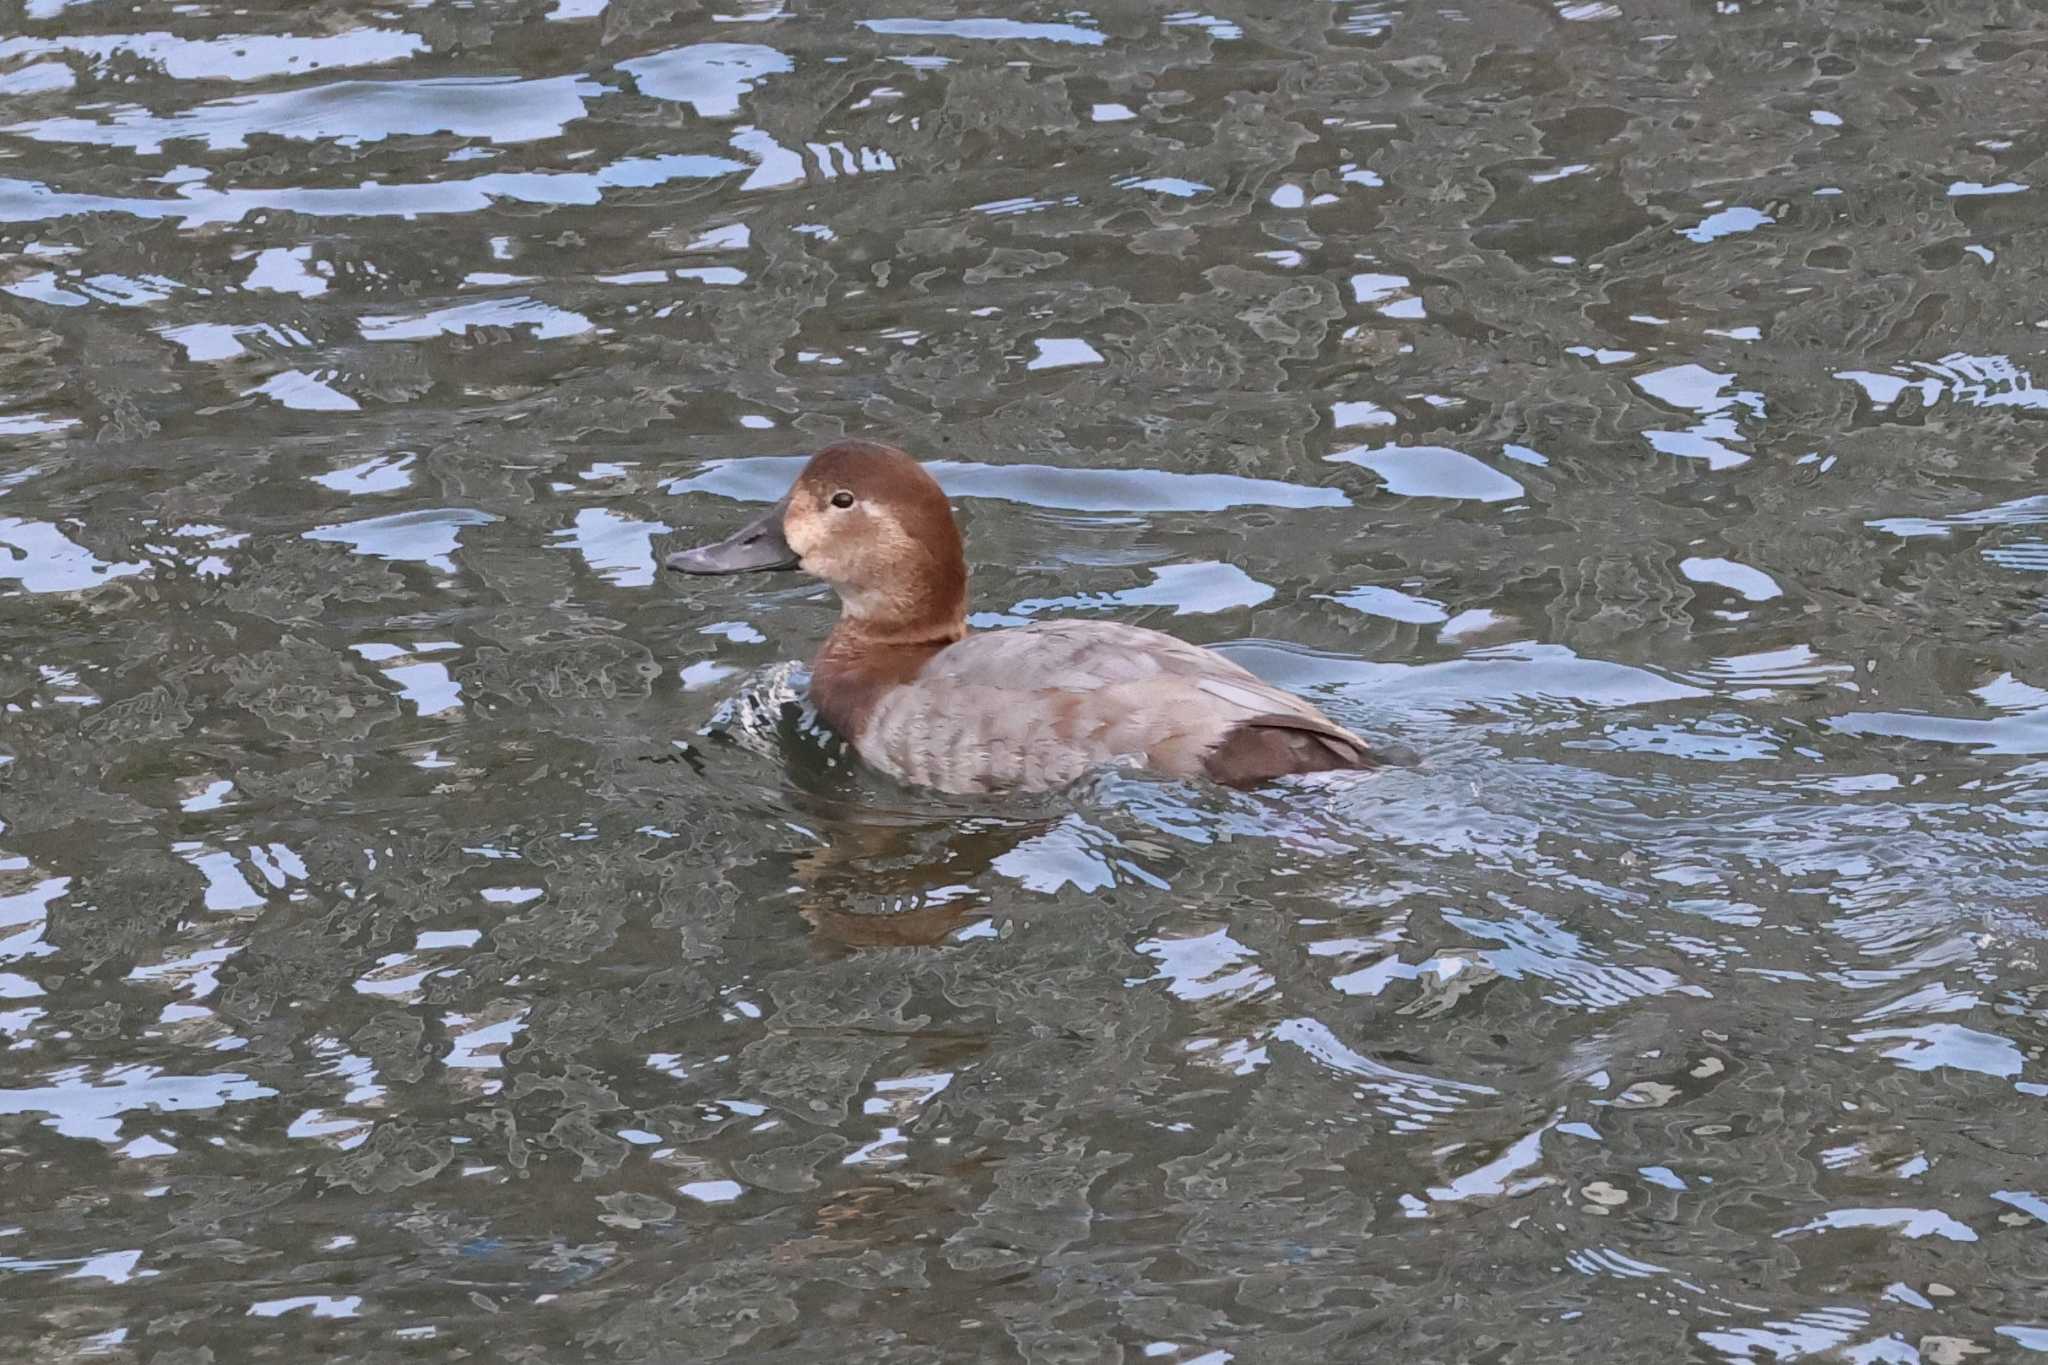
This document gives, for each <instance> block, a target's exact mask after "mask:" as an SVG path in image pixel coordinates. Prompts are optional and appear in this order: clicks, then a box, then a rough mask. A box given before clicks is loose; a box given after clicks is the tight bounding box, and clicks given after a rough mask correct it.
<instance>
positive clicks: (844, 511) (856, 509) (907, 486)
mask: <svg viewBox="0 0 2048 1365" xmlns="http://www.w3.org/2000/svg"><path fill="white" fill-rule="evenodd" d="M668 567H669V568H671V569H675V570H678V571H679V572H682V573H688V574H734V573H750V572H755V571H760V570H771V569H801V570H802V571H803V572H805V573H807V574H810V575H811V576H812V577H814V578H821V579H823V580H824V581H825V582H827V583H829V584H831V585H832V588H833V590H834V591H835V592H837V593H838V594H839V600H840V603H841V605H842V607H843V608H844V616H843V621H844V623H845V625H846V626H847V627H849V628H851V629H853V630H855V631H857V632H859V633H861V634H863V635H871V636H877V637H884V638H901V639H929V638H934V637H937V636H942V635H945V634H947V633H948V632H951V633H952V634H953V635H954V636H955V637H956V638H957V636H958V634H960V633H961V632H963V631H964V630H965V622H966V615H967V559H966V555H965V553H964V551H963V550H962V548H961V543H960V529H959V527H958V526H957V525H956V524H955V523H954V521H953V509H952V507H951V506H950V505H948V503H947V502H946V495H945V492H944V491H943V490H942V489H940V487H939V483H938V480H936V479H934V478H933V477H932V476H931V475H930V474H928V473H926V472H925V470H924V467H923V466H922V465H920V464H919V463H918V462H917V461H916V460H914V459H912V458H911V457H910V456H908V455H906V454H904V453H903V452H902V451H900V450H898V449H896V448H895V447H894V446H885V445H879V444H876V443H875V442H872V441H841V442H839V443H837V444H835V445H829V446H827V447H825V448H824V449H823V450H821V451H819V452H818V453H817V454H816V455H813V456H812V457H811V459H810V462H809V463H807V464H806V465H805V466H804V468H803V472H802V473H800V474H798V475H797V478H796V483H795V484H793V485H792V486H791V487H790V490H789V492H788V493H787V494H785V495H784V497H783V499H782V501H780V502H778V503H776V504H775V505H774V506H773V507H771V508H769V509H768V510H767V511H766V512H765V513H763V514H762V515H761V516H759V517H757V518H756V519H754V520H753V521H751V522H749V523H748V524H747V525H745V526H743V527H741V528H740V529H739V530H738V531H736V532H734V533H733V534H732V535H730V536H728V537H726V538H725V539H724V540H721V541H718V542H716V543H715V544H711V545H700V546H698V547H697V548H696V549H693V550H683V551H680V552H678V553H676V554H673V555H670V556H669V558H668Z"/></svg>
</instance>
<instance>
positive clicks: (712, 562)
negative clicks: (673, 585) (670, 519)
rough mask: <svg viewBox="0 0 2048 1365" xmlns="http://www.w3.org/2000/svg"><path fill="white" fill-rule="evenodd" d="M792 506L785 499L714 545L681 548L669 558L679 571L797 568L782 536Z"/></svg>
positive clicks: (701, 571) (742, 571) (748, 570)
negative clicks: (788, 509)
mask: <svg viewBox="0 0 2048 1365" xmlns="http://www.w3.org/2000/svg"><path fill="white" fill-rule="evenodd" d="M788 506H789V500H788V499H787V498H784V499H783V500H782V501H781V502H778V503H776V504H775V505H774V506H773V507H771V508H769V509H768V510H767V511H766V512H764V513H762V514H761V515H760V516H759V517H757V518H755V519H754V520H753V521H750V522H748V523H747V524H746V525H745V526H742V527H741V528H740V529H739V530H737V531H735V532H733V534H731V535H729V536H727V537H726V538H725V539H724V540H721V541H719V542H717V543H716V544H713V545H699V546H698V547H697V548H696V549H694V550H679V551H677V552H676V553H675V554H672V555H670V556H669V557H668V560H667V561H666V562H667V564H668V566H669V567H670V568H671V569H674V570H675V571H676V572H678V573H694V574H722V573H757V572H764V571H767V570H770V569H794V568H795V567H796V566H797V560H798V556H797V552H796V551H795V550H792V549H790V548H789V542H788V541H787V540H784V539H783V538H782V513H783V511H784V510H785V509H786V508H787V507H788Z"/></svg>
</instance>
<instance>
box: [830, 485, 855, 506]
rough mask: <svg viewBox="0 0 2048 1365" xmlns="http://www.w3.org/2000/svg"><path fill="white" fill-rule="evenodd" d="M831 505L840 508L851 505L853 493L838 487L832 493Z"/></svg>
mask: <svg viewBox="0 0 2048 1365" xmlns="http://www.w3.org/2000/svg"><path fill="white" fill-rule="evenodd" d="M832 505H833V506H834V507H838V508H842V509H844V508H848V507H851V506H853V494H851V493H849V492H847V491H846V490H845V489H843V488H842V489H840V490H839V491H838V492H837V493H834V494H833V495H832Z"/></svg>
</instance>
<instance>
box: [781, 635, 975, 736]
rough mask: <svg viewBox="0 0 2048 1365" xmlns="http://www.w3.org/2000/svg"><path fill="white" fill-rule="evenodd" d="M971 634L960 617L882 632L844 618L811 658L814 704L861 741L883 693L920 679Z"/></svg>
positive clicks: (833, 723)
mask: <svg viewBox="0 0 2048 1365" xmlns="http://www.w3.org/2000/svg"><path fill="white" fill-rule="evenodd" d="M966 634H967V623H966V621H964V620H959V619H955V620H953V621H951V622H948V623H946V624H944V625H943V626H942V627H940V628H937V629H934V628H931V627H924V628H920V629H915V630H903V631H900V632H893V633H889V634H877V633H874V632H872V631H870V630H869V628H868V626H867V624H866V623H865V622H862V621H860V620H858V619H856V618H852V617H844V616H842V617H841V618H840V619H839V624H838V625H836V626H834V627H833V628H832V633H831V634H830V635H827V636H826V637H825V643H824V644H823V645H822V646H821V647H820V648H819V650H818V653H817V657H816V658H814V659H813V660H812V661H811V704H812V705H813V706H815V707H817V708H818V714H819V715H820V716H822V717H823V718H824V721H825V723H826V724H827V725H829V726H831V727H832V728H833V729H834V730H836V731H838V732H839V734H840V735H841V736H842V737H843V738H845V739H846V740H848V741H849V742H853V741H857V740H858V739H859V737H860V731H861V725H862V723H863V722H865V721H866V720H867V717H868V713H869V712H870V711H872V710H874V708H875V704H876V703H877V702H879V701H880V700H881V699H882V694H883V693H885V692H887V691H889V690H890V689H891V688H893V687H900V686H901V685H903V684H904V683H907V682H909V681H910V680H911V679H913V678H915V677H916V676H917V675H918V674H919V673H920V672H921V671H922V670H923V669H924V666H925V665H926V664H927V663H930V662H931V659H932V656H933V655H935V654H937V653H938V652H939V651H940V650H942V649H944V648H945V647H946V646H947V645H950V644H953V643H954V642H955V641H957V640H960V639H962V638H964V637H965V636H966Z"/></svg>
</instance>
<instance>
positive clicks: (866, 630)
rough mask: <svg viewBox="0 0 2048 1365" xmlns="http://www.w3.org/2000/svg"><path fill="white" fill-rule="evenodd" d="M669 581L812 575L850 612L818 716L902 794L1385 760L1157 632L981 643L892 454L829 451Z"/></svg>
mask: <svg viewBox="0 0 2048 1365" xmlns="http://www.w3.org/2000/svg"><path fill="white" fill-rule="evenodd" d="M668 562H669V565H670V567H671V568H676V569H680V570H682V571H684V572H687V573H737V572H743V571H746V570H750V569H770V568H791V567H801V568H803V569H804V570H806V571H807V572H810V573H812V574H815V575H816V576H818V577H820V578H823V579H825V580H826V581H827V582H829V583H831V584H832V585H833V587H834V588H836V589H837V590H838V592H839V595H840V599H841V602H842V604H843V611H842V615H841V617H840V620H839V624H838V625H837V626H835V627H834V628H833V631H832V633H831V635H830V636H828V637H827V639H826V641H825V644H824V647H823V648H822V649H820V650H819V652H818V656H817V659H816V660H815V662H814V663H813V666H812V670H811V696H812V699H813V701H814V703H815V704H816V706H817V709H818V712H819V714H820V715H821V716H822V717H823V718H824V719H825V721H826V723H827V724H829V725H831V726H832V728H833V729H834V730H836V731H837V732H838V733H839V734H840V735H841V736H843V737H844V738H845V739H846V740H847V741H848V742H849V743H850V744H851V745H852V746H853V748H854V751H855V752H856V753H858V754H859V755H860V756H861V759H862V760H863V761H864V762H866V763H867V764H869V765H870V766H871V767H874V768H876V769H878V770H880V771H881V772H884V773H887V774H888V775H889V776H891V777H894V778H897V779H898V780H901V781H905V782H910V783H915V784H917V785H920V786H926V787H934V788H937V789H938V790H940V791H945V792H954V793H980V792H996V791H1043V790H1047V789H1049V788H1053V787H1059V786H1064V785H1066V784H1067V783H1069V782H1072V781H1073V780H1074V779H1076V778H1078V777H1080V776H1081V775H1082V774H1084V773H1086V772H1088V771H1089V770H1091V769H1094V768H1099V767H1103V766H1106V765H1112V764H1126V765H1131V766H1137V767H1142V768H1145V769H1148V770H1150V771H1153V772H1159V773H1164V774H1168V775H1171V776H1176V777H1208V778H1211V779H1213V780H1216V781H1219V782H1226V783H1230V784H1232V785H1249V784H1251V783H1256V782H1262V781H1266V780H1268V779H1271V778H1275V777H1281V776H1285V775H1287V774H1291V773H1307V772H1324V771H1329V770H1332V769H1344V768H1371V767H1377V766H1378V765H1379V763H1380V761H1381V760H1380V759H1379V758H1378V757H1377V756H1376V755H1375V754H1374V753H1373V751H1372V749H1371V747H1370V746H1369V745H1368V744H1367V743H1366V742H1365V741H1364V740H1363V739H1361V738H1359V737H1358V736H1357V735H1354V734H1352V733H1351V732H1350V731H1349V730H1346V729H1344V728H1343V727H1342V726H1340V725H1338V724H1336V723H1335V722H1334V721H1332V720H1330V719H1329V718H1328V717H1327V716H1325V715H1323V713H1322V712H1320V711H1318V710H1317V709H1316V708H1315V707H1313V706H1311V705H1310V704H1309V703H1308V702H1306V701H1303V700H1302V699H1301V698H1299V697H1296V696H1294V695H1293V694H1292V693H1288V692H1284V691H1282V690H1280V689H1279V688H1277V687H1274V686H1273V685H1272V684H1270V683H1267V682H1263V681H1261V680H1260V679H1259V678H1257V677H1256V676H1254V675H1253V674H1251V673H1249V672H1247V671H1245V670H1244V669H1242V668H1240V667H1238V666H1237V665H1236V664H1234V663H1232V662H1230V661H1229V660H1228V659H1226V658H1224V657H1223V656H1222V655H1220V654H1217V653H1215V652H1214V651H1212V650H1207V649H1203V648H1201V647H1199V646H1197V645H1191V644H1188V643H1187V642H1186V641H1183V640H1177V639H1175V638H1174V637H1172V636H1171V635H1164V634H1161V633H1160V632H1158V631H1156V630H1144V629H1140V628H1139V627H1136V626H1126V625H1119V624H1116V623H1114V622H1107V621H1051V622H1040V623H1034V624H1032V625H1028V626H1019V627H1015V628H1012V629H1007V630H999V631H988V632H981V633H975V634H970V633H969V632H968V630H967V625H966V610H967V568H966V558H965V554H964V551H963V549H962V546H961V541H960V533H959V530H958V528H957V526H956V525H955V524H954V521H953V515H952V509H951V508H950V507H948V506H947V504H946V500H945V495H944V493H943V492H941V491H940V489H939V486H938V484H937V482H936V481H935V480H933V479H932V477H931V476H930V475H929V474H927V473H925V471H924V470H923V468H922V467H921V466H919V465H918V463H917V462H916V461H915V460H913V459H911V458H910V457H909V456H908V455H906V454H904V453H903V452H902V451H900V450H896V449H894V448H893V447H890V446H881V445H873V444H870V443H867V442H859V441H849V442H842V443H840V444H838V445H834V446H830V447H827V448H826V449H825V450H822V451H820V452H819V453H818V454H817V455H816V456H815V457H814V458H813V459H812V460H811V462H810V463H809V464H808V465H806V466H805V468H804V472H803V473H802V474H801V475H800V476H799V477H798V479H797V482H796V486H795V487H794V488H792V489H791V490H790V494H789V496H788V497H787V498H785V499H784V500H783V502H782V503H780V504H778V505H777V506H776V507H775V508H774V509H773V510H772V511H771V512H770V513H769V514H768V516H766V517H763V518H762V519H761V520H759V521H756V522H755V523H753V524H752V525H750V526H748V527H746V528H745V529H744V530H742V531H741V532H740V533H739V534H738V535H735V536H734V537H732V538H731V539H729V540H726V541H723V542H721V543H719V544H717V545H711V546H705V547H702V548H700V549H696V550H688V551H684V552H683V553H681V554H678V555H675V556H672V557H671V558H670V559H669V561H668Z"/></svg>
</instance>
